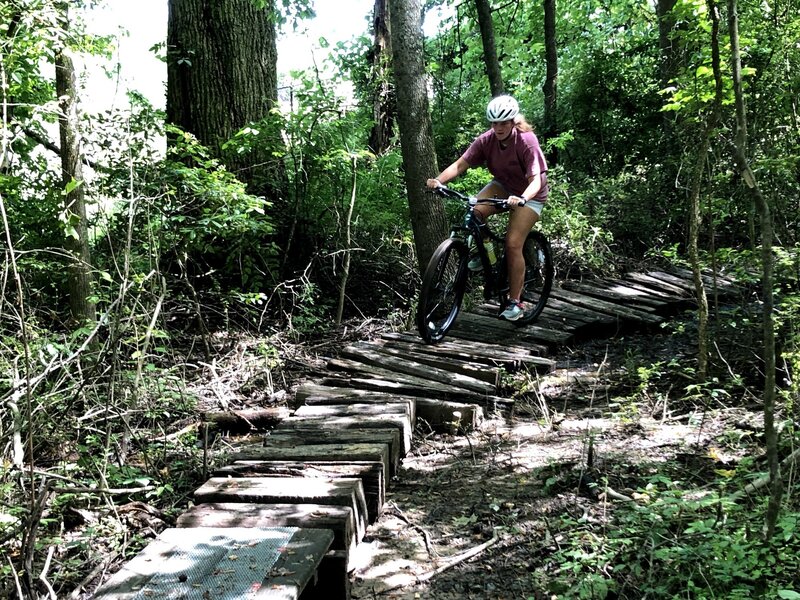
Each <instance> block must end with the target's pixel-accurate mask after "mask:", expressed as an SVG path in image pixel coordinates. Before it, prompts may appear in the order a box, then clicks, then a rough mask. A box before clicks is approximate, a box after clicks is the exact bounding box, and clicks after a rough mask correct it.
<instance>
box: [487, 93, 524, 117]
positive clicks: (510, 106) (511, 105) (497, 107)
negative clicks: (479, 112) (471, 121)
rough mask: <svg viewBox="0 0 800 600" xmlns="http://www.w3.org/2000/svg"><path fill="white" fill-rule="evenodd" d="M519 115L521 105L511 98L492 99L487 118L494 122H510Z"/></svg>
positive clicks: (499, 97)
mask: <svg viewBox="0 0 800 600" xmlns="http://www.w3.org/2000/svg"><path fill="white" fill-rule="evenodd" d="M518 114H519V104H517V101H516V100H514V98H512V97H511V96H497V97H496V98H492V99H491V101H490V102H489V105H488V106H487V107H486V118H487V119H488V120H489V121H490V122H492V123H497V122H499V121H508V120H509V119H513V118H514V117H516V116H517V115H518Z"/></svg>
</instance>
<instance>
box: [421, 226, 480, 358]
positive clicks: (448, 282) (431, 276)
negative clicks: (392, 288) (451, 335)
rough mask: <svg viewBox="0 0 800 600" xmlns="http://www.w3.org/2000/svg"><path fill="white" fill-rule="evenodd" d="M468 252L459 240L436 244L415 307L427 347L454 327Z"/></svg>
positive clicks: (464, 285)
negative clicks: (437, 245)
mask: <svg viewBox="0 0 800 600" xmlns="http://www.w3.org/2000/svg"><path fill="white" fill-rule="evenodd" d="M468 262H469V250H468V249H467V245H466V243H464V242H463V241H462V240H459V239H454V238H450V239H447V240H445V241H443V242H442V243H441V244H439V247H438V248H436V250H435V251H434V253H433V256H432V257H431V260H430V262H429V263H428V266H427V268H426V269H425V274H424V275H423V277H422V289H421V290H420V295H419V305H418V306H417V329H418V331H419V334H420V336H421V337H422V339H423V340H425V342H426V343H428V344H435V343H436V342H439V341H441V340H442V339H443V338H444V336H445V335H446V334H447V331H448V330H449V329H450V328H451V327H452V326H453V323H454V322H455V320H456V317H457V316H458V311H459V310H460V309H461V301H462V300H463V299H464V290H466V287H467V279H468V277H469V272H468V271H469V270H468V267H467V263H468Z"/></svg>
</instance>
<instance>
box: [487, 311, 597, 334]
mask: <svg viewBox="0 0 800 600" xmlns="http://www.w3.org/2000/svg"><path fill="white" fill-rule="evenodd" d="M471 312H473V313H474V314H476V315H482V316H485V317H491V318H493V319H496V318H497V314H498V307H497V306H496V305H492V304H481V305H480V306H476V307H475V308H474V309H473V310H472V311H471ZM534 325H535V326H536V327H541V328H543V329H547V330H550V331H561V332H563V333H567V334H573V333H574V332H575V331H577V330H578V329H579V328H580V327H581V326H582V325H583V322H582V321H579V320H577V319H573V318H571V317H570V315H569V314H567V313H566V312H565V311H562V310H559V309H556V308H553V307H551V306H549V305H548V307H547V310H545V311H544V312H542V314H540V315H539V316H538V317H537V318H536V321H535V322H534ZM525 331H527V329H526V330H525Z"/></svg>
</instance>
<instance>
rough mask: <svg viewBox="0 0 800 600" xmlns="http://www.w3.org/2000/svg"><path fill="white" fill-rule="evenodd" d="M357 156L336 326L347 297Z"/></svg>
mask: <svg viewBox="0 0 800 600" xmlns="http://www.w3.org/2000/svg"><path fill="white" fill-rule="evenodd" d="M357 166H358V158H357V157H356V156H353V188H352V192H351V193H350V204H349V205H348V207H347V217H345V221H344V261H343V262H342V278H341V280H340V281H339V302H338V303H337V305H336V326H337V327H338V326H339V325H341V324H342V315H343V314H344V301H345V298H346V297H347V279H348V278H349V277H350V256H351V253H352V250H351V248H350V245H351V244H352V227H353V209H354V208H355V206H356V186H357V184H358V169H357Z"/></svg>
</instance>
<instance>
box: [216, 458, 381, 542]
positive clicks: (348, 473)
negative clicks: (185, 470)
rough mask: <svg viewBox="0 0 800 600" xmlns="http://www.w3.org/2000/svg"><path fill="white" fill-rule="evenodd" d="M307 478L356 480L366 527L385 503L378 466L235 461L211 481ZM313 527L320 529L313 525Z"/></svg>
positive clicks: (217, 470) (365, 464) (374, 463)
mask: <svg viewBox="0 0 800 600" xmlns="http://www.w3.org/2000/svg"><path fill="white" fill-rule="evenodd" d="M262 475H268V476H270V477H311V478H318V479H319V478H330V479H335V478H351V479H352V478H355V477H357V478H359V479H360V480H361V483H362V484H363V486H364V496H365V498H366V499H367V514H368V516H369V521H370V523H372V522H374V521H375V519H377V518H378V517H379V516H380V514H381V512H382V511H383V505H384V502H385V501H386V475H387V474H386V473H384V471H383V465H382V464H381V463H379V462H349V463H320V462H318V463H308V462H291V461H279V460H249V461H239V462H235V463H233V464H230V465H225V466H224V467H220V468H218V469H216V470H215V471H214V473H213V476H214V477H260V476H262ZM315 527H321V526H319V525H315Z"/></svg>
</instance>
